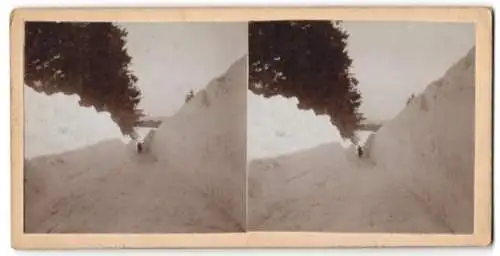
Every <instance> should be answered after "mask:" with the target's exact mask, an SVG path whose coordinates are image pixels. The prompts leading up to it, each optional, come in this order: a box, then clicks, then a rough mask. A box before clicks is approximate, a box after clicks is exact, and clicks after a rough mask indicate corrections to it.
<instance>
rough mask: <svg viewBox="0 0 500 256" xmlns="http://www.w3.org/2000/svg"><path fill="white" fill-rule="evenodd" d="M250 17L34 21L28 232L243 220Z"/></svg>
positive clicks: (207, 226)
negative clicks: (229, 19)
mask: <svg viewBox="0 0 500 256" xmlns="http://www.w3.org/2000/svg"><path fill="white" fill-rule="evenodd" d="M247 55H248V24H247V23H246V22H227V23H216V22H198V23H196V22H192V23H190V22H161V23H147V22H143V23H139V22H137V23H133V22H129V23H127V22H116V23H113V22H83V21H82V22H56V21H50V22H37V21H32V22H26V23H25V25H24V69H23V75H24V86H23V87H24V88H23V90H24V116H25V118H24V188H23V189H24V196H23V198H24V232H25V233H221V232H242V231H244V229H245V225H246V164H247V161H246V147H247V146H246V105H247V104H246V91H247V88H248V86H247V81H248V80H247V73H248V72H247V62H248V61H247Z"/></svg>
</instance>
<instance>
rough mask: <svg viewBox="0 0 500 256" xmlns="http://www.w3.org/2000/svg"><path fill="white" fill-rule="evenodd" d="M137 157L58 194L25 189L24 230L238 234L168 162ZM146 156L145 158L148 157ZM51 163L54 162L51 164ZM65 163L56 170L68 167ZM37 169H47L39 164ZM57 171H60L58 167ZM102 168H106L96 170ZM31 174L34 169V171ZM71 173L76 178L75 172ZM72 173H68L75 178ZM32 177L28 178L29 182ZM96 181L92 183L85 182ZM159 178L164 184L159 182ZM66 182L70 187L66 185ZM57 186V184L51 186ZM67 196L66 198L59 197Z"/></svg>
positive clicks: (86, 175)
mask: <svg viewBox="0 0 500 256" xmlns="http://www.w3.org/2000/svg"><path fill="white" fill-rule="evenodd" d="M143 157H145V156H138V157H136V158H135V159H131V160H129V161H126V162H121V163H118V164H116V165H115V166H113V167H112V168H110V170H109V171H108V172H104V173H105V174H104V175H102V176H100V177H96V176H93V175H92V174H93V173H92V172H84V173H83V174H80V175H79V176H80V177H79V178H78V180H79V181H80V182H79V184H80V186H73V185H74V184H72V183H71V180H66V181H65V182H63V183H62V186H59V187H57V189H55V188H53V189H55V190H56V191H57V193H50V191H48V192H49V193H46V192H47V191H40V192H39V193H27V195H26V196H27V198H26V200H27V201H29V202H37V203H36V204H27V206H28V207H30V209H28V211H26V213H27V215H26V223H27V226H26V231H27V232H36V233H38V232H42V233H75V232H77V233H106V232H114V233H137V232H145V233H147V232H149V233H151V232H152V233H155V232H158V233H164V232H172V233H175V232H183V233H186V232H187V233H190V232H236V231H241V227H240V226H239V225H238V224H236V223H234V222H232V221H231V218H229V217H228V216H227V215H226V214H225V212H224V211H222V210H221V209H220V208H218V207H217V206H216V205H215V204H213V203H212V202H211V201H210V199H209V198H208V197H207V195H205V194H204V193H202V192H201V191H199V190H197V189H196V188H195V187H194V186H189V185H188V184H189V183H187V179H186V177H183V176H182V174H180V173H178V172H173V171H169V166H168V165H164V164H162V165H161V166H160V165H158V164H157V163H156V162H154V161H151V160H148V159H141V158H143ZM144 160H145V161H144ZM48 164H51V163H48ZM64 167H65V166H64V163H62V164H59V165H54V166H52V168H51V169H52V171H53V172H57V171H66V172H67V171H71V172H74V175H77V174H78V173H82V171H80V170H78V171H77V170H76V169H73V166H72V168H71V169H66V170H61V169H64ZM37 168H41V169H45V170H46V169H48V168H49V167H48V166H41V165H38V166H37ZM56 170H57V171H56ZM98 171H102V170H98ZM31 174H32V173H31ZM74 175H72V176H74ZM72 176H68V177H72ZM30 177H31V176H29V175H27V179H28V180H30ZM84 179H93V180H94V182H81V181H82V180H84ZM159 180H161V182H158V181H159ZM64 184H66V186H64ZM51 185H53V184H51ZM61 195H63V196H61Z"/></svg>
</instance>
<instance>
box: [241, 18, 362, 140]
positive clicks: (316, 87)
mask: <svg viewBox="0 0 500 256" xmlns="http://www.w3.org/2000/svg"><path fill="white" fill-rule="evenodd" d="M348 36H349V35H348V34H347V32H345V31H343V30H342V29H341V28H340V22H330V21H272V22H250V24H249V51H250V53H249V70H250V71H249V89H250V90H251V91H252V92H253V93H255V94H257V95H262V96H264V97H266V98H269V97H273V96H277V95H281V96H283V97H286V98H290V97H296V98H297V99H298V108H299V109H304V110H313V111H314V112H315V113H316V114H317V115H323V114H326V115H329V116H330V120H331V122H332V124H333V125H334V126H336V127H337V128H338V130H339V132H340V134H341V136H342V137H343V138H344V139H346V138H349V139H353V138H354V136H355V131H356V130H357V129H358V128H359V126H360V122H361V121H362V120H363V119H364V118H363V116H362V114H361V113H359V111H358V109H359V106H360V105H361V94H360V92H359V91H358V89H357V85H358V81H357V80H356V78H354V76H353V74H352V73H350V72H349V69H350V67H351V64H352V60H351V59H350V58H349V56H348V53H347V49H346V43H347V39H348Z"/></svg>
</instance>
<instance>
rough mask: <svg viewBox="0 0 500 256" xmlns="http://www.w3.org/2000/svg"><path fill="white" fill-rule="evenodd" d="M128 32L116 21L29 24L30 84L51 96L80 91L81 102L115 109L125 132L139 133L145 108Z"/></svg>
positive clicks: (27, 73) (26, 72) (112, 112)
mask: <svg viewBox="0 0 500 256" xmlns="http://www.w3.org/2000/svg"><path fill="white" fill-rule="evenodd" d="M126 36H127V32H126V31H125V29H123V28H120V27H118V26H116V25H114V24H112V23H104V22H102V23H100V22H99V23H85V22H75V23H71V22H27V23H26V25H25V45H24V51H25V62H24V83H25V84H26V85H27V86H29V87H31V88H33V89H34V90H36V91H37V92H41V93H45V94H47V95H51V94H54V93H59V92H61V93H64V94H66V95H73V94H76V95H78V96H80V101H79V104H80V106H83V107H94V108H95V109H96V110H97V111H98V112H101V111H107V112H109V113H110V116H111V118H112V119H113V121H114V122H115V123H116V124H117V125H118V126H119V127H120V130H121V132H122V133H123V134H124V135H131V136H133V135H134V134H135V133H134V131H135V125H136V123H137V121H138V120H139V119H140V117H141V116H143V112H142V110H140V109H138V108H137V107H138V104H139V102H140V100H141V91H140V90H139V89H138V88H137V87H136V83H137V77H136V76H135V75H134V74H132V72H131V71H130V70H129V64H130V61H131V57H130V56H129V55H128V53H127V50H126V48H125V38H126Z"/></svg>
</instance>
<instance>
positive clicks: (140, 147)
mask: <svg viewBox="0 0 500 256" xmlns="http://www.w3.org/2000/svg"><path fill="white" fill-rule="evenodd" d="M137 152H139V154H140V153H142V143H141V142H137Z"/></svg>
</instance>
